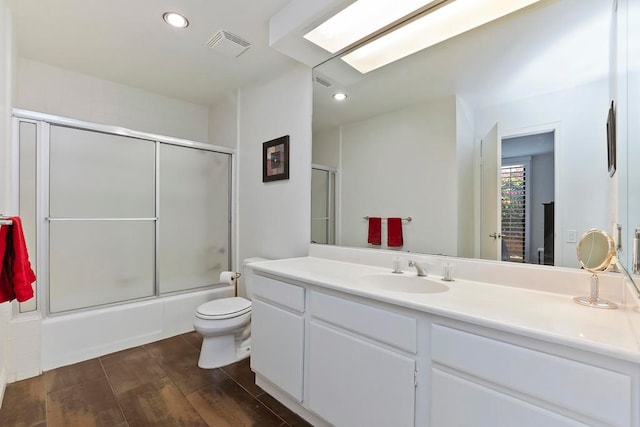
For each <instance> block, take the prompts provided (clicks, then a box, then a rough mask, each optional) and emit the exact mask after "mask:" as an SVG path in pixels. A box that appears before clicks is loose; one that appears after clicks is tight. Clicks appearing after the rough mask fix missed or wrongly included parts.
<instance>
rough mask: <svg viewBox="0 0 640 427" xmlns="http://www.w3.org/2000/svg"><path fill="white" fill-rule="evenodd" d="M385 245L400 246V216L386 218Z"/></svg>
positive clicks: (401, 243)
mask: <svg viewBox="0 0 640 427" xmlns="http://www.w3.org/2000/svg"><path fill="white" fill-rule="evenodd" d="M387 245H388V246H389V247H390V248H392V247H398V246H402V245H403V242H402V218H387Z"/></svg>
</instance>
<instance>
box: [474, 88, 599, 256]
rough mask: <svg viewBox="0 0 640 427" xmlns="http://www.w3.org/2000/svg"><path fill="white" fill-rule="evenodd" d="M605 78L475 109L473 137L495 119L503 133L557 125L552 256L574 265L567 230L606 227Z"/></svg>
mask: <svg viewBox="0 0 640 427" xmlns="http://www.w3.org/2000/svg"><path fill="white" fill-rule="evenodd" d="M608 103H609V85H608V81H606V80H602V81H599V82H596V83H592V84H589V85H584V86H579V87H576V88H573V89H568V90H565V91H561V92H555V93H550V94H546V95H542V96H538V97H534V98H528V99H523V100H518V101H514V102H511V103H508V104H502V105H497V106H492V107H487V108H484V109H478V110H476V111H475V123H476V125H475V129H476V133H477V134H478V135H482V134H484V133H486V132H487V131H488V130H489V129H490V128H491V127H492V126H493V125H494V124H495V123H496V122H498V123H500V126H501V129H502V130H503V131H504V132H511V131H512V130H516V129H522V128H526V127H530V126H537V125H543V124H549V123H555V122H559V123H560V135H559V141H558V143H559V150H558V151H557V152H556V156H557V157H558V159H557V160H556V161H557V162H558V163H557V164H558V165H559V166H558V168H557V169H556V171H555V172H556V179H557V180H559V191H558V192H557V194H556V206H555V207H556V209H557V210H558V211H559V216H558V215H557V217H558V218H559V221H556V224H555V227H556V239H560V241H561V242H562V247H561V250H560V253H559V254H558V253H556V254H555V256H556V260H560V261H561V264H556V265H563V266H566V267H578V266H579V264H578V261H577V259H576V255H575V253H576V252H575V249H576V244H575V243H567V242H566V232H567V230H576V231H577V234H578V236H580V235H581V234H582V233H584V232H585V231H586V230H588V229H589V228H593V227H597V228H602V229H609V227H608V212H609V209H608V206H609V203H610V201H609V174H608V172H607V151H606V140H607V139H606V126H605V124H606V118H607V110H608Z"/></svg>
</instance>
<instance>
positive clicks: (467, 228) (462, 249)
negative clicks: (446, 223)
mask: <svg viewBox="0 0 640 427" xmlns="http://www.w3.org/2000/svg"><path fill="white" fill-rule="evenodd" d="M474 144H475V137H474V130H473V111H472V110H471V108H470V107H469V105H468V104H467V103H466V102H465V101H464V100H463V99H462V98H460V97H456V147H457V148H456V157H457V164H456V170H457V173H458V177H457V178H458V227H457V229H456V231H457V233H458V234H457V237H458V253H457V255H458V256H460V257H473V248H474V241H473V240H474V236H475V235H476V234H475V221H474V213H475V210H474V183H473V177H474V176H475V175H474Z"/></svg>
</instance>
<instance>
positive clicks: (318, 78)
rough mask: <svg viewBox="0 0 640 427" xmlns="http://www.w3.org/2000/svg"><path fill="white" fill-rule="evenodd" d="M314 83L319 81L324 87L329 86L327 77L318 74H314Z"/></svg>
mask: <svg viewBox="0 0 640 427" xmlns="http://www.w3.org/2000/svg"><path fill="white" fill-rule="evenodd" d="M316 83H320V84H321V85H322V86H324V87H331V82H330V81H329V80H327V79H324V78H322V77H320V76H316Z"/></svg>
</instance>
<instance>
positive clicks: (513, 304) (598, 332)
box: [252, 257, 640, 363]
mask: <svg viewBox="0 0 640 427" xmlns="http://www.w3.org/2000/svg"><path fill="white" fill-rule="evenodd" d="M252 267H253V268H254V270H256V271H258V272H263V273H268V274H273V275H277V276H280V277H282V278H286V279H290V280H294V281H300V282H305V283H308V284H311V285H315V286H318V287H322V288H326V289H333V290H336V291H340V292H344V293H347V294H351V295H357V296H360V297H364V298H368V299H371V300H376V301H381V302H385V303H389V304H394V305H397V306H400V307H406V308H409V309H413V310H417V311H422V312H426V313H431V314H435V315H439V316H444V317H448V318H451V319H455V320H460V321H464V322H469V323H472V324H477V325H480V326H486V327H490V328H494V329H499V330H502V331H506V332H512V333H515V334H519V335H524V336H528V337H531V338H536V339H541V340H544V341H547V342H552V343H555V344H560V345H566V346H569V347H574V348H578V349H583V350H587V351H592V352H595V353H599V354H603V355H607V356H612V357H615V358H618V359H622V360H627V361H631V362H634V363H640V335H639V334H638V330H640V329H638V327H637V325H638V324H640V312H638V311H637V310H634V309H622V308H621V309H617V310H602V309H593V308H589V307H584V306H580V305H578V304H575V303H574V302H573V300H572V297H571V296H568V295H566V294H561V293H552V292H541V291H535V290H531V289H523V288H519V287H510V286H503V285H493V284H488V283H481V282H474V281H470V280H462V279H459V278H456V279H455V281H453V282H441V283H444V284H446V285H447V286H448V287H449V290H448V291H446V292H442V293H432V294H421V293H404V292H396V291H386V290H381V289H377V288H375V287H372V286H367V283H366V280H364V279H363V277H362V276H365V275H369V274H388V273H390V269H389V268H381V267H374V266H370V265H363V264H356V263H348V262H341V261H335V260H329V259H323V258H314V257H303V258H290V259H283V260H276V261H266V262H259V263H255V264H253V265H252ZM404 274H406V275H408V274H415V273H411V272H406V273H404ZM430 279H432V280H433V279H436V280H438V281H439V280H440V277H439V276H436V275H430ZM587 294H588V290H587V289H585V295H587Z"/></svg>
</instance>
